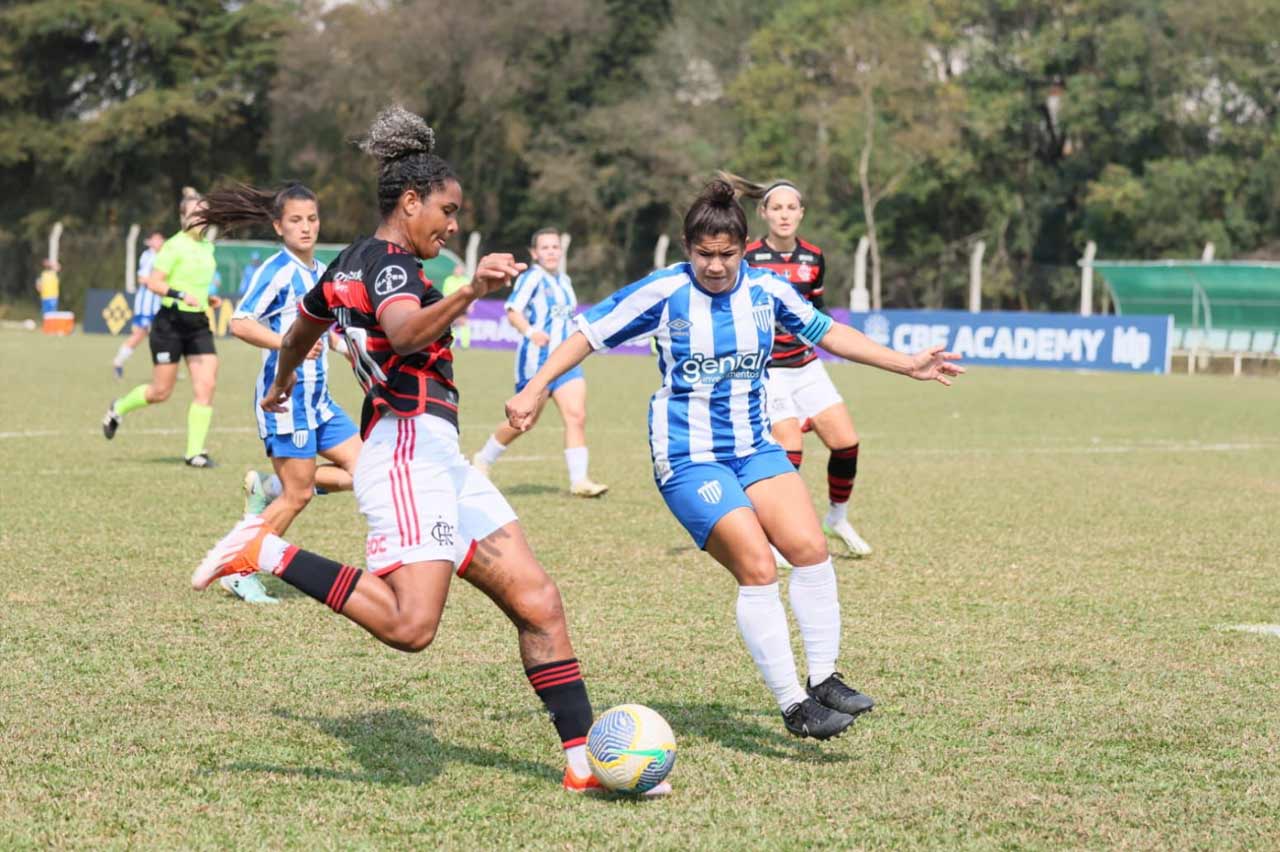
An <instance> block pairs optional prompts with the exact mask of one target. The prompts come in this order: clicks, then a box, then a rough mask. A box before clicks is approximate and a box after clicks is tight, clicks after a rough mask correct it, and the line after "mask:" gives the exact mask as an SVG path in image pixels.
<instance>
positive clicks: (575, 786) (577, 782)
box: [562, 767, 671, 796]
mask: <svg viewBox="0 0 1280 852" xmlns="http://www.w3.org/2000/svg"><path fill="white" fill-rule="evenodd" d="M562 786H563V787H564V788H565V789H566V790H568V791H569V792H570V793H590V794H592V795H597V796H602V795H608V794H610V793H611V792H612V791H611V790H610V789H609V788H608V787H606V786H604V785H603V784H601V783H600V781H599V779H597V778H596V776H594V775H592V774H591V773H590V772H588V773H587V774H586V776H585V777H584V776H579V775H574V774H573V770H572V769H569V768H568V767H565V770H564V781H563V782H562ZM670 792H671V782H670V781H660V782H659V783H658V784H657V786H655V787H654V788H653V789H652V790H646V791H645V792H643V793H641V794H640V795H642V796H665V795H667V794H669V793H670Z"/></svg>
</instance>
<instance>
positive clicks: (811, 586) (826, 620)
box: [787, 557, 840, 686]
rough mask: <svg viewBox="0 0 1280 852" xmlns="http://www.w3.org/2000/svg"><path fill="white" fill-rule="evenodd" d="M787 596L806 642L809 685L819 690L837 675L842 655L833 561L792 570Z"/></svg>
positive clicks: (829, 560)
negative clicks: (839, 658)
mask: <svg viewBox="0 0 1280 852" xmlns="http://www.w3.org/2000/svg"><path fill="white" fill-rule="evenodd" d="M787 595H788V596H789V597H790V598H791V611H792V612H793V613H795V616H796V624H798V625H800V636H801V637H802V638H803V639H804V655H805V658H806V660H807V662H808V664H809V683H810V684H813V685H815V686H816V685H817V684H819V683H822V682H823V681H824V680H826V679H827V678H829V677H831V675H832V674H833V673H834V672H835V670H836V657H837V656H838V655H839V653H840V599H839V593H838V592H837V590H836V572H835V569H834V568H832V567H831V558H830V557H827V560H826V561H825V562H821V563H819V564H817V565H810V566H808V567H805V568H801V567H796V568H795V569H793V570H792V571H791V585H790V586H788V588H787Z"/></svg>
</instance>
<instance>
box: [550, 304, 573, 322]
mask: <svg viewBox="0 0 1280 852" xmlns="http://www.w3.org/2000/svg"><path fill="white" fill-rule="evenodd" d="M572 317H573V305H555V306H554V307H552V308H551V318H552V319H571V318H572Z"/></svg>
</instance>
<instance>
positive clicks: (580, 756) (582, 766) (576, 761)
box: [564, 745, 591, 778]
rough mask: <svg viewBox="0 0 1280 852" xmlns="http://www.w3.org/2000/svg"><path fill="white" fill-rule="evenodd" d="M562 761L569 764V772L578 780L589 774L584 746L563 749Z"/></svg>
mask: <svg viewBox="0 0 1280 852" xmlns="http://www.w3.org/2000/svg"><path fill="white" fill-rule="evenodd" d="M564 759H565V762H566V763H568V764H569V770H570V771H571V772H573V774H574V775H577V776H578V777H579V778H585V777H587V776H588V775H590V774H591V764H590V763H588V762H587V747H586V746H585V745H576V746H570V747H569V748H567V749H565V750H564Z"/></svg>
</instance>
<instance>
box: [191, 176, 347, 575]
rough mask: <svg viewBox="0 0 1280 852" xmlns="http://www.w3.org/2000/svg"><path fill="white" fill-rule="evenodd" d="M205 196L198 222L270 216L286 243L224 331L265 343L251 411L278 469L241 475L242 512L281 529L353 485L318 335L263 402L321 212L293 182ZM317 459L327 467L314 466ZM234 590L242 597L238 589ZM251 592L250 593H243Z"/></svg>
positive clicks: (312, 270) (225, 225) (308, 272)
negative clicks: (289, 383)
mask: <svg viewBox="0 0 1280 852" xmlns="http://www.w3.org/2000/svg"><path fill="white" fill-rule="evenodd" d="M206 202H207V204H208V208H207V210H206V212H205V214H204V220H205V221H206V222H207V223H208V224H210V225H216V226H217V227H218V228H220V229H221V230H223V231H224V232H225V231H228V230H230V229H232V228H235V227H237V226H242V225H247V224H250V223H255V222H263V221H270V222H271V224H272V225H273V227H274V228H275V231H276V233H277V234H279V235H280V237H281V239H282V241H283V242H284V247H283V248H282V249H281V250H280V251H278V252H276V253H275V254H273V255H272V256H271V257H269V258H267V260H266V261H265V262H264V263H262V265H261V266H259V267H258V269H257V271H256V272H255V273H254V275H253V278H252V280H251V282H250V284H249V288H248V290H247V291H246V292H245V295H244V298H243V299H241V300H240V304H239V305H237V306H236V311H235V314H234V315H233V316H232V318H231V333H232V334H234V335H235V336H236V337H238V338H240V339H241V340H243V341H245V342H247V343H250V344H252V345H254V346H258V347H261V348H262V350H263V353H262V369H261V371H260V372H259V373H258V379H257V382H256V383H255V387H254V407H253V410H254V413H255V414H256V415H257V421H258V437H259V438H261V439H262V443H263V446H264V448H265V450H266V454H267V457H268V458H270V459H271V463H272V466H273V467H274V468H275V474H274V476H272V477H270V479H269V480H268V481H266V482H265V483H264V481H263V477H261V475H259V474H258V473H257V471H252V470H251V471H249V472H248V473H247V474H245V481H244V487H245V492H246V511H249V512H254V513H261V514H262V516H263V519H264V520H265V521H266V522H267V523H268V524H269V525H270V526H271V528H272V529H273V530H275V531H276V533H277V534H282V533H283V532H284V531H285V530H287V529H288V528H289V525H290V524H292V523H293V520H294V518H296V517H297V516H298V514H299V513H300V512H302V510H303V509H304V508H306V505H307V503H309V502H310V500H311V496H312V494H315V493H321V494H324V493H328V492H332V491H350V490H351V488H352V476H353V474H354V471H355V465H356V459H357V458H358V456H359V455H360V446H361V441H360V436H359V434H358V432H357V429H356V426H355V424H354V423H352V422H351V418H350V417H348V416H347V414H346V412H344V411H343V410H342V408H341V407H339V406H338V404H337V403H336V402H334V401H333V398H332V397H330V395H329V383H328V373H327V370H326V366H327V364H326V361H327V357H326V356H327V350H328V346H327V341H326V339H325V338H324V337H321V339H320V340H319V341H318V342H317V343H316V345H315V346H314V347H313V348H312V350H311V352H310V354H309V356H308V358H307V359H306V360H305V361H303V363H302V365H301V366H299V367H298V369H297V383H296V384H295V385H294V389H293V398H292V400H291V403H290V405H289V410H288V411H285V412H282V413H271V412H267V411H264V410H263V409H262V407H261V405H260V403H261V402H262V398H263V396H264V395H265V394H266V392H267V390H268V389H269V388H270V387H271V385H272V382H273V381H274V380H275V377H276V362H277V361H278V359H279V357H280V352H279V350H280V344H281V340H282V339H283V337H284V333H285V332H286V331H288V330H289V327H290V326H292V325H293V323H294V321H295V320H296V319H297V316H298V303H299V302H300V301H301V300H302V297H303V296H305V295H306V294H307V291H309V290H310V289H311V288H312V287H314V286H315V284H316V282H317V281H318V280H319V278H320V272H321V271H322V269H321V267H320V265H319V263H317V262H316V260H315V257H314V251H315V244H316V240H317V239H318V238H319V235H320V214H319V210H318V207H317V205H316V197H315V194H314V193H312V192H311V190H309V189H307V188H306V187H305V186H302V185H301V184H290V185H288V186H286V187H284V188H283V189H281V190H279V191H278V192H263V191H260V190H255V189H253V188H251V187H245V186H238V187H232V188H230V189H224V190H218V191H215V192H212V193H210V194H209V195H208V196H207V197H206ZM316 456H320V457H322V458H324V459H326V460H328V461H329V462H331V464H326V465H321V466H319V467H317V465H316ZM228 582H229V583H231V584H239V585H244V584H246V583H252V582H256V578H255V577H252V576H250V577H245V578H238V579H234V580H229V581H228ZM228 588H230V586H228ZM231 591H233V592H235V593H237V594H240V595H241V597H246V595H244V594H242V592H243V591H244V590H243V589H241V588H239V586H237V588H231ZM256 591H257V590H256V589H255V590H253V592H255V593H256ZM254 597H257V596H256V594H252V595H251V596H248V597H246V599H254Z"/></svg>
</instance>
